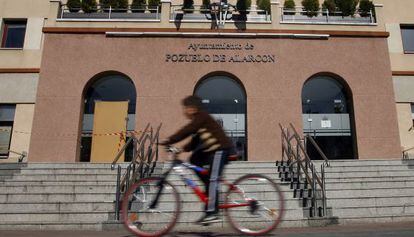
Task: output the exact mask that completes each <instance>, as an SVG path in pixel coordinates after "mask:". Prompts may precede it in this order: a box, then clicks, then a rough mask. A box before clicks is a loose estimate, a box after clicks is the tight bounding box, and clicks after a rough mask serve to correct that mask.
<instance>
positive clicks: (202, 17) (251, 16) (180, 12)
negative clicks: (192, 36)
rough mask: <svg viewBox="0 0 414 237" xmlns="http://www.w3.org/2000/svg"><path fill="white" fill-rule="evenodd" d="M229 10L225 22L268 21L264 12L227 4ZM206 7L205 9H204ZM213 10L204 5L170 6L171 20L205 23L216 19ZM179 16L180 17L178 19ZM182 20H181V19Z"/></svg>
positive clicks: (268, 15) (267, 15)
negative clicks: (241, 9)
mask: <svg viewBox="0 0 414 237" xmlns="http://www.w3.org/2000/svg"><path fill="white" fill-rule="evenodd" d="M228 6H229V8H228V11H227V14H226V16H225V17H226V19H225V20H226V21H227V22H229V21H230V22H238V21H249V22H266V21H270V20H271V19H270V17H271V15H270V13H269V12H267V11H265V10H260V9H258V10H250V9H246V10H243V11H240V10H238V9H237V8H236V6H234V5H231V4H228ZM206 7H207V8H206ZM216 14H217V13H215V11H214V10H212V9H210V8H209V7H208V6H205V5H194V8H189V9H187V8H184V7H183V5H182V4H178V5H171V16H170V19H171V20H177V19H180V20H184V21H195V22H205V21H211V20H212V19H214V18H215V17H216ZM179 16H180V17H179ZM181 18H182V19H181Z"/></svg>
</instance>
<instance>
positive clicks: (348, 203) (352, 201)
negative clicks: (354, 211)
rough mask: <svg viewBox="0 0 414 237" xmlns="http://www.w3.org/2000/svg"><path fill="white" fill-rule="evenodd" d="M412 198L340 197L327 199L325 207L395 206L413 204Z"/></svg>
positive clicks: (391, 196) (392, 196)
mask: <svg viewBox="0 0 414 237" xmlns="http://www.w3.org/2000/svg"><path fill="white" fill-rule="evenodd" d="M413 203H414V197H413V196H412V195H406V196H394V195H388V196H378V197H342V198H331V197H328V199H327V205H328V206H329V207H332V208H333V210H335V209H336V208H344V207H365V206H372V205H376V206H397V205H406V204H409V205H411V204H413Z"/></svg>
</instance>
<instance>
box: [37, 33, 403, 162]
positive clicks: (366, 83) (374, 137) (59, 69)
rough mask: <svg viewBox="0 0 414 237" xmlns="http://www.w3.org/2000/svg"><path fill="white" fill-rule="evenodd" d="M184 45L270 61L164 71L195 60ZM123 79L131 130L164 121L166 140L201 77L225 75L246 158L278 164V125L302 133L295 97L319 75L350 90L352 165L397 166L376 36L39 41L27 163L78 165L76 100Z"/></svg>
mask: <svg viewBox="0 0 414 237" xmlns="http://www.w3.org/2000/svg"><path fill="white" fill-rule="evenodd" d="M191 43H232V44H242V45H245V44H246V43H249V44H252V45H254V47H255V48H254V49H253V50H251V52H247V51H245V50H243V51H234V50H203V51H197V52H195V53H201V54H225V55H227V56H230V55H234V54H272V55H275V57H276V63H266V64H264V63H233V62H224V63H213V62H209V63H185V62H184V63H182V62H181V63H179V62H177V63H172V62H166V54H171V53H177V54H180V53H194V52H193V51H191V50H188V49H187V48H188V46H189V44H191ZM109 70H114V71H119V72H122V73H124V74H126V75H127V76H129V77H130V78H131V79H132V80H133V82H134V83H135V86H136V90H137V96H138V97H137V109H136V111H137V116H136V128H137V129H142V128H143V127H144V126H145V124H146V123H148V122H151V123H153V124H154V125H155V124H158V123H160V122H163V124H164V125H163V128H162V133H161V136H162V137H165V136H167V135H169V134H171V133H172V132H174V131H175V130H176V129H177V128H178V127H180V126H182V125H183V124H184V123H185V122H186V120H185V118H184V117H183V115H182V110H181V107H180V100H181V99H182V98H183V97H184V96H186V95H189V94H192V93H193V91H194V87H195V85H196V84H197V82H198V80H200V79H201V78H202V77H203V76H205V75H207V74H209V73H212V72H219V71H223V72H227V73H230V74H232V75H234V76H236V77H237V78H238V79H239V80H240V81H241V82H242V83H243V86H244V87H245V89H246V93H247V134H248V157H249V160H251V161H255V160H268V161H269V160H278V159H280V158H281V145H280V144H281V141H280V131H279V127H278V123H282V124H286V125H287V124H288V123H289V122H292V123H293V124H295V126H296V127H297V128H298V129H299V130H301V128H302V107H301V91H302V87H303V84H304V82H305V81H306V80H307V79H308V78H310V77H311V76H312V75H314V74H316V73H320V72H329V73H334V74H336V75H339V76H340V77H342V78H343V79H344V80H345V81H346V82H347V83H348V85H349V87H350V89H351V91H352V94H353V102H354V112H355V126H356V136H357V147H358V155H359V158H360V159H378V158H385V159H391V158H398V157H400V141H399V135H398V127H397V117H396V108H395V103H394V94H393V93H394V92H393V85H392V81H391V69H390V62H389V55H388V51H387V43H386V39H384V38H329V39H328V40H304V39H224V38H223V39H219V38H216V39H215V38H107V37H106V36H105V35H100V34H90V35H89V34H46V35H45V44H44V52H43V60H42V65H41V72H40V82H39V86H38V95H37V101H36V108H35V117H34V124H33V135H32V138H31V146H30V153H29V161H31V162H34V161H56V162H73V161H76V160H78V156H79V155H78V153H79V142H78V141H80V138H79V135H78V134H79V131H80V129H81V127H80V122H81V117H82V111H81V104H82V93H83V90H84V88H85V85H86V84H87V83H88V81H89V80H90V79H91V78H92V77H94V76H95V75H96V74H98V73H101V72H103V71H109Z"/></svg>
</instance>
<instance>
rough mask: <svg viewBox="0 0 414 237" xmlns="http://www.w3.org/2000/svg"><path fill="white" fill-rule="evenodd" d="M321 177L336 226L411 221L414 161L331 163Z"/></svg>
mask: <svg viewBox="0 0 414 237" xmlns="http://www.w3.org/2000/svg"><path fill="white" fill-rule="evenodd" d="M325 173H326V195H327V197H328V200H327V204H328V206H330V207H332V214H333V216H335V217H337V218H338V219H337V220H338V222H339V224H349V223H374V222H398V221H414V160H348V161H347V160H342V161H331V166H330V167H327V168H326V170H325Z"/></svg>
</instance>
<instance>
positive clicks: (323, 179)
mask: <svg viewBox="0 0 414 237" xmlns="http://www.w3.org/2000/svg"><path fill="white" fill-rule="evenodd" d="M321 172H322V184H323V187H322V189H323V190H322V194H323V200H322V201H323V206H322V208H323V209H322V210H323V216H326V205H327V204H326V190H325V166H324V165H323V164H322V165H321Z"/></svg>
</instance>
